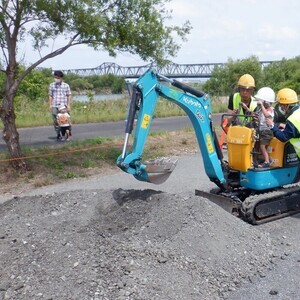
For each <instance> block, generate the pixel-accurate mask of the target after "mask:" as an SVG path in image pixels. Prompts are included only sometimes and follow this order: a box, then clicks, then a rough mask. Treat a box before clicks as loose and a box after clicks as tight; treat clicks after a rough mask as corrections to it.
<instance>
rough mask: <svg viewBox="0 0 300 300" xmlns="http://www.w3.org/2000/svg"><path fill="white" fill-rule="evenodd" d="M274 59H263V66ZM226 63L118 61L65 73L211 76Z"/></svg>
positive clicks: (136, 76) (136, 75) (128, 76)
mask: <svg viewBox="0 0 300 300" xmlns="http://www.w3.org/2000/svg"><path fill="white" fill-rule="evenodd" d="M272 62H273V61H261V62H260V63H261V66H262V68H263V67H264V66H266V65H269V64H271V63H272ZM224 65H226V63H203V64H175V63H169V64H167V65H165V66H163V67H159V66H157V65H155V64H147V65H143V66H130V67H123V66H120V65H118V64H116V63H107V62H106V63H102V64H101V65H100V66H98V67H96V68H91V69H69V70H63V72H64V73H65V74H69V73H74V74H77V75H79V76H82V77H84V76H91V75H107V74H113V75H115V76H121V77H124V78H128V79H130V78H138V77H140V76H141V75H142V74H143V73H144V72H145V71H146V70H148V69H149V68H152V69H154V70H156V71H157V73H159V74H161V75H164V76H166V77H169V78H210V77H211V74H212V71H213V70H214V68H216V67H218V68H222V67H223V66H224Z"/></svg>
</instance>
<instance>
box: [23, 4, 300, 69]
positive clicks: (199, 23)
mask: <svg viewBox="0 0 300 300" xmlns="http://www.w3.org/2000/svg"><path fill="white" fill-rule="evenodd" d="M168 7H169V8H171V9H172V10H173V14H172V15H173V18H172V20H171V22H172V24H176V25H180V24H182V23H183V22H185V21H187V20H189V21H190V22H191V25H192V27H193V29H192V31H191V34H190V35H189V36H188V41H187V42H185V43H183V44H182V48H181V50H180V51H179V53H178V55H177V57H176V58H174V59H172V60H173V61H174V62H176V63H206V62H210V63H212V62H226V61H227V59H228V58H229V57H230V58H232V59H242V58H247V57H249V56H250V55H256V56H258V57H259V59H261V60H280V59H282V58H283V57H285V58H291V57H295V56H297V55H300V50H299V48H298V45H299V44H300V34H299V33H298V32H299V28H300V18H299V11H300V1H298V0H264V1H261V0H222V1H212V0H189V1H186V0H172V1H171V2H170V3H169V4H168ZM29 49H30V47H27V53H29V52H31V54H30V56H28V57H27V58H26V60H28V61H31V62H33V61H34V58H36V57H34V55H33V54H32V51H29ZM35 55H36V54H35ZM104 62H116V63H118V64H120V65H123V66H132V65H142V64H145V62H143V61H141V59H140V58H139V57H137V56H135V55H131V54H127V53H124V54H120V55H118V56H117V58H116V59H114V58H112V57H109V56H108V54H107V53H104V52H101V51H100V52H95V51H93V50H92V49H90V48H88V47H85V46H81V47H74V48H72V49H70V50H68V51H67V52H66V53H64V54H63V55H61V56H58V57H56V58H54V59H51V60H48V61H47V62H45V64H44V65H45V66H47V67H52V68H53V69H57V68H62V69H67V68H70V69H73V68H92V67H97V66H99V65H100V64H101V63H104Z"/></svg>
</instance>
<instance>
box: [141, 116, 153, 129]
mask: <svg viewBox="0 0 300 300" xmlns="http://www.w3.org/2000/svg"><path fill="white" fill-rule="evenodd" d="M150 120H151V117H150V115H147V114H144V117H143V122H142V126H141V127H142V128H143V129H147V127H148V126H149V123H150Z"/></svg>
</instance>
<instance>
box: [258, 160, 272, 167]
mask: <svg viewBox="0 0 300 300" xmlns="http://www.w3.org/2000/svg"><path fill="white" fill-rule="evenodd" d="M272 162H273V161H272V160H271V159H270V162H267V161H265V162H264V163H263V164H261V165H258V167H259V168H270V165H271V164H272Z"/></svg>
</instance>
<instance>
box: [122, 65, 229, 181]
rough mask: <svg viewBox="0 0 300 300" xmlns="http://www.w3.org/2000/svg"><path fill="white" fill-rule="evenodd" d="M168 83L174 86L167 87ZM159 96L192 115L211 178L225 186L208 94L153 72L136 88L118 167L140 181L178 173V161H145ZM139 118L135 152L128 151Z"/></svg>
mask: <svg viewBox="0 0 300 300" xmlns="http://www.w3.org/2000/svg"><path fill="white" fill-rule="evenodd" d="M168 83H169V84H171V85H172V86H173V87H171V86H170V85H167V84H168ZM174 87H176V89H175V88H174ZM159 97H162V98H163V99H165V100H168V101H171V102H173V103H175V104H177V105H178V106H180V107H181V108H182V109H183V110H184V111H185V113H186V114H187V115H188V117H189V119H190V120H191V123H192V125H193V127H194V131H195V134H196V137H197V140H198V144H199V147H200V150H201V154H202V158H203V163H204V168H205V172H206V174H207V176H208V177H209V178H210V180H211V181H213V182H215V183H216V184H217V185H219V186H222V185H224V184H225V183H226V180H225V178H224V174H223V170H222V165H221V163H222V161H221V159H220V153H219V152H218V149H219V147H218V143H216V141H215V138H214V133H213V128H212V122H211V102H210V100H209V97H208V95H207V94H205V93H203V92H200V91H197V90H195V89H193V88H191V87H189V86H186V85H184V84H183V83H181V82H179V81H176V80H170V79H168V78H166V77H164V76H162V75H158V74H156V72H154V71H153V70H151V69H150V70H148V71H147V72H146V73H145V74H144V75H142V76H141V77H140V78H139V79H138V80H137V82H136V83H135V84H134V86H133V91H132V98H131V102H130V106H129V112H128V117H127V124H126V129H125V143H124V147H123V152H122V154H121V155H120V157H119V158H118V160H117V165H118V166H119V167H120V168H121V169H122V170H123V171H125V172H127V173H129V174H132V175H133V176H134V177H135V178H136V179H138V180H141V181H147V182H151V183H162V182H164V181H165V180H166V179H167V178H168V176H169V175H170V174H171V172H172V171H173V170H174V168H175V166H176V162H174V161H171V160H169V159H165V160H163V159H158V160H152V161H149V162H145V163H143V162H142V161H141V160H142V154H143V150H144V147H145V143H146V140H147V136H148V134H149V130H150V125H151V122H152V119H153V115H154V111H155V108H156V105H157V101H158V98H159ZM135 118H136V119H137V120H136V126H135V127H136V128H135V131H134V141H133V145H132V148H131V151H128V143H129V135H130V134H131V133H132V132H133V127H134V121H135Z"/></svg>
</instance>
